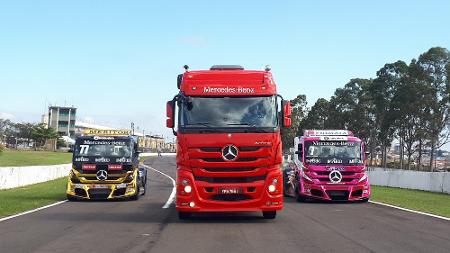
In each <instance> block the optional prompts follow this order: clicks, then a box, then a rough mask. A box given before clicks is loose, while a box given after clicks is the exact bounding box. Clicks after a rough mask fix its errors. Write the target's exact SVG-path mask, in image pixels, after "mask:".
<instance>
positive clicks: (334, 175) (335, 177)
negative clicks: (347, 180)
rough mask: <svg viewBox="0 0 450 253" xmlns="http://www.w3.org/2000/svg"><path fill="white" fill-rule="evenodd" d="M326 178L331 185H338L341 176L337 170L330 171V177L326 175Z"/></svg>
mask: <svg viewBox="0 0 450 253" xmlns="http://www.w3.org/2000/svg"><path fill="white" fill-rule="evenodd" d="M328 177H329V178H330V182H331V183H333V184H337V183H340V182H341V180H342V174H341V172H340V171H338V170H332V171H331V172H330V175H328Z"/></svg>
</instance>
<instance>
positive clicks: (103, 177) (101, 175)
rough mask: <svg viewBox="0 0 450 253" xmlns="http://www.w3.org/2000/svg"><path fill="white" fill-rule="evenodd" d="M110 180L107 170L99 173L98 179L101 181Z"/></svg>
mask: <svg viewBox="0 0 450 253" xmlns="http://www.w3.org/2000/svg"><path fill="white" fill-rule="evenodd" d="M107 178H108V172H107V171H106V170H99V171H97V179H98V180H100V181H103V180H106V179H107Z"/></svg>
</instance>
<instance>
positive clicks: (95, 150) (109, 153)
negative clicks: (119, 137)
mask: <svg viewBox="0 0 450 253" xmlns="http://www.w3.org/2000/svg"><path fill="white" fill-rule="evenodd" d="M91 142H92V144H91V143H90V142H89V141H88V142H83V143H76V145H75V150H74V155H75V156H104V157H131V150H132V148H131V146H130V144H129V143H127V142H123V141H119V142H115V141H114V142H105V143H101V144H100V143H99V144H94V143H95V141H91ZM88 143H89V144H88Z"/></svg>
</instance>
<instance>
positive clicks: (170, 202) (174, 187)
mask: <svg viewBox="0 0 450 253" xmlns="http://www.w3.org/2000/svg"><path fill="white" fill-rule="evenodd" d="M143 166H144V167H145V168H147V169H151V170H153V171H155V172H158V173H159V174H161V175H163V176H166V177H168V178H169V179H170V180H171V181H172V185H173V189H172V193H171V194H170V196H169V199H168V200H167V202H166V204H164V206H163V207H162V208H164V209H166V208H169V207H170V205H171V204H172V203H173V201H174V200H175V193H176V191H177V189H176V183H175V179H173V178H172V177H171V176H169V175H167V174H166V173H164V172H161V171H159V170H157V169H154V168H152V167H150V166H148V165H145V164H143Z"/></svg>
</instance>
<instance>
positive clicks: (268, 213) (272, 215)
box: [263, 211, 277, 219]
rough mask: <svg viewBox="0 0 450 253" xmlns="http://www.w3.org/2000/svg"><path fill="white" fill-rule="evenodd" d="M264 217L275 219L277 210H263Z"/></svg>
mask: <svg viewBox="0 0 450 253" xmlns="http://www.w3.org/2000/svg"><path fill="white" fill-rule="evenodd" d="M263 216H264V219H275V217H277V211H263Z"/></svg>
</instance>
